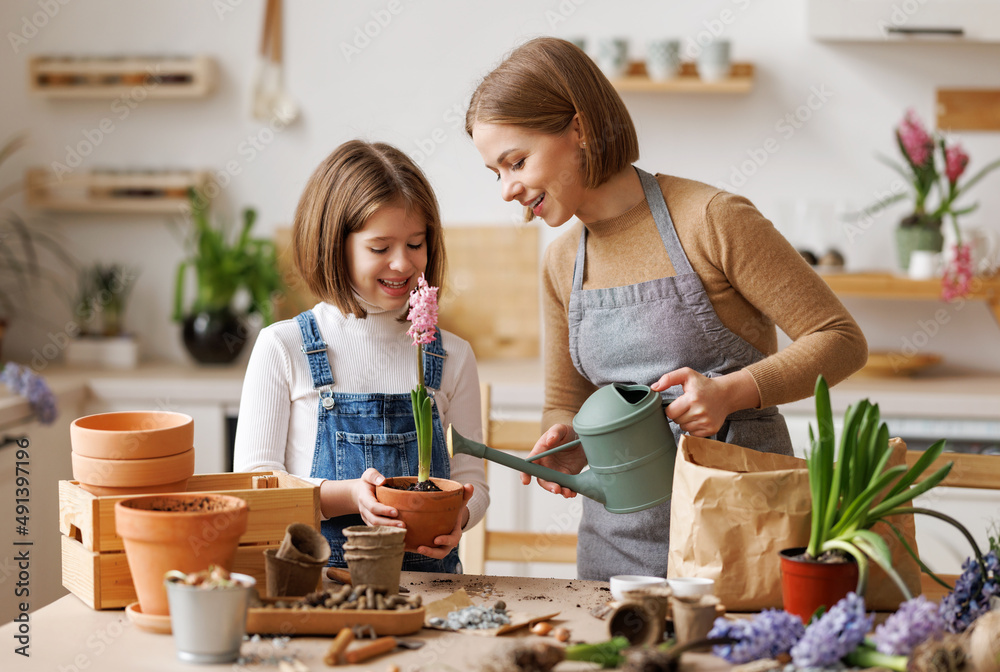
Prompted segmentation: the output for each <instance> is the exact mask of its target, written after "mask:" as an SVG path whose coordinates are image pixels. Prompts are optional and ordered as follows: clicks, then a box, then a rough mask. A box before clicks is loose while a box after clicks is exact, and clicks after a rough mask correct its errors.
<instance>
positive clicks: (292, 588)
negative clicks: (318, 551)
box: [264, 548, 324, 597]
mask: <svg viewBox="0 0 1000 672" xmlns="http://www.w3.org/2000/svg"><path fill="white" fill-rule="evenodd" d="M323 567H324V563H317V562H300V561H298V560H289V559H287V558H279V557H278V550H277V549H275V548H268V549H266V550H265V551H264V575H265V577H266V579H267V596H268V597H302V596H304V595H308V594H309V593H311V592H313V591H314V590H316V587H317V586H318V585H319V582H320V580H321V578H322V575H323Z"/></svg>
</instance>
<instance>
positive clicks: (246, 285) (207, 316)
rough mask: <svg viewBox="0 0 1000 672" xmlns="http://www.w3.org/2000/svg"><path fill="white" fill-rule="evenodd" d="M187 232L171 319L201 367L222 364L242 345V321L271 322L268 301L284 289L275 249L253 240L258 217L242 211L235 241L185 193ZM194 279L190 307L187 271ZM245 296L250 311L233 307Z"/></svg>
mask: <svg viewBox="0 0 1000 672" xmlns="http://www.w3.org/2000/svg"><path fill="white" fill-rule="evenodd" d="M188 200H189V203H190V208H191V225H192V226H191V230H190V232H189V235H188V237H187V240H186V245H187V248H188V256H187V258H186V259H184V260H183V261H182V262H181V263H180V265H179V266H178V268H177V281H176V285H175V291H174V314H173V319H174V320H175V321H177V322H181V323H182V324H183V327H184V329H183V333H184V345H185V347H186V348H187V350H188V352H190V353H191V355H192V356H193V357H194V358H195V360H197V361H198V362H201V363H203V364H227V363H229V362H232V361H233V360H235V359H236V358H237V357H238V356H239V354H240V351H241V350H242V349H243V346H244V345H245V344H246V332H247V326H246V322H245V320H246V318H247V317H249V316H250V315H254V314H258V315H260V317H261V318H262V319H263V321H264V324H270V323H271V322H272V321H273V320H274V306H273V301H272V299H273V295H274V294H275V292H278V291H280V290H281V289H282V288H283V287H284V284H283V282H282V279H281V273H280V272H279V271H278V265H277V252H276V250H275V246H274V243H273V242H272V241H270V240H266V239H263V238H252V237H251V235H250V233H251V230H252V229H253V225H254V222H255V221H256V220H257V212H256V211H255V210H254V209H252V208H246V209H244V210H243V223H242V226H241V227H240V229H239V231H238V232H236V235H235V236H232V235H230V232H229V230H228V227H226V226H216V225H213V223H212V222H211V221H210V216H209V202H208V201H207V200H206V199H205V198H204V196H203V195H202V194H200V193H198V192H196V191H195V190H193V189H192V190H190V191H189V192H188ZM189 270H193V272H194V276H195V295H194V301H193V302H192V303H191V304H190V305H185V280H186V278H187V276H188V271H189ZM241 290H242V291H245V292H246V294H248V295H249V299H250V301H249V305H248V306H246V307H245V308H238V307H237V306H236V301H235V300H236V298H237V295H238V294H239V293H240V292H241Z"/></svg>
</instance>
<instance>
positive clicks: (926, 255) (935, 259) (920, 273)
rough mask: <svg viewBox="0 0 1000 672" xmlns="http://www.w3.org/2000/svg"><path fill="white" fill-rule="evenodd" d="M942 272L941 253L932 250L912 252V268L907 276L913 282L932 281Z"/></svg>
mask: <svg viewBox="0 0 1000 672" xmlns="http://www.w3.org/2000/svg"><path fill="white" fill-rule="evenodd" d="M940 271H941V253H940V252H932V251H930V250H913V252H910V267H909V269H908V270H907V275H908V276H909V277H910V279H911V280H930V279H931V278H936V277H937V276H938V275H939V273H940Z"/></svg>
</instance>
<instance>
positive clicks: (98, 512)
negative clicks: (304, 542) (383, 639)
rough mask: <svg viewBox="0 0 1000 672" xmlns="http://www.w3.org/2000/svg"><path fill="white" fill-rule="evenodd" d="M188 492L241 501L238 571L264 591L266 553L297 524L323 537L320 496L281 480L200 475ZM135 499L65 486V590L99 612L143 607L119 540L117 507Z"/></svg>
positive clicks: (268, 475)
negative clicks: (244, 514)
mask: <svg viewBox="0 0 1000 672" xmlns="http://www.w3.org/2000/svg"><path fill="white" fill-rule="evenodd" d="M187 492H204V493H217V494H226V495H233V496H235V497H240V498H241V499H244V500H246V502H247V504H248V505H249V508H250V516H249V519H248V522H247V530H246V532H245V533H244V534H243V536H241V537H240V545H239V547H238V548H237V551H236V559H235V561H234V564H233V568H232V571H234V572H239V573H241V574H249V575H250V576H252V577H254V578H255V579H256V580H257V583H258V585H261V586H263V585H264V584H265V581H266V577H265V569H264V551H265V550H266V549H269V548H272V549H277V548H278V547H279V545H280V544H281V541H282V539H283V538H284V536H285V529H286V528H287V527H288V525H289V524H290V523H305V524H307V525H310V526H312V527H313V528H315V529H317V530H318V529H319V523H320V521H319V510H320V509H319V488H318V487H317V486H315V485H313V484H312V483H310V482H309V481H306V480H304V479H301V478H297V477H295V476H292V475H290V474H285V473H280V472H254V473H225V474H195V475H194V476H192V477H191V479H190V480H189V481H188V484H187ZM126 498H127V497H117V496H107V497H98V496H95V495H92V494H90V493H89V492H87V491H86V490H84V489H83V488H81V487H80V485H79V483H77V482H76V481H60V482H59V531H60V532H61V533H62V583H63V586H64V587H65V588H66V589H68V590H69V591H70V592H71V593H73V594H74V595H76V596H77V597H79V598H80V599H81V600H83V601H84V602H85V603H86V604H87V605H89V606H90V607H91V608H93V609H121V608H123V607H125V606H127V605H129V604H130V603H132V602H135V601H136V593H135V588H134V586H133V584H132V576H131V574H130V573H129V569H128V562H127V560H126V559H125V546H124V544H123V542H122V539H121V537H119V536H118V535H117V534H116V533H115V503H116V502H118V501H120V500H122V499H126Z"/></svg>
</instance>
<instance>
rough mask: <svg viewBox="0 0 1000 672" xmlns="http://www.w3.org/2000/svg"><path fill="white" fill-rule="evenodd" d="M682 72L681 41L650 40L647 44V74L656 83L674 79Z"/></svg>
mask: <svg viewBox="0 0 1000 672" xmlns="http://www.w3.org/2000/svg"><path fill="white" fill-rule="evenodd" d="M680 70H681V42H680V40H675V39H667V40H650V41H649V42H648V43H647V44H646V74H647V75H649V78H650V79H652V80H655V81H664V80H668V79H673V78H674V77H676V76H677V75H678V74H679V73H680Z"/></svg>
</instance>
